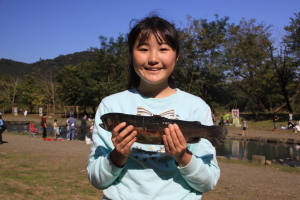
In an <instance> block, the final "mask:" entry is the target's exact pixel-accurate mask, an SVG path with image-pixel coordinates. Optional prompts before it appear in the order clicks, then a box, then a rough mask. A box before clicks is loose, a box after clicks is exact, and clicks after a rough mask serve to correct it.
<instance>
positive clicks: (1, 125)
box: [0, 115, 6, 144]
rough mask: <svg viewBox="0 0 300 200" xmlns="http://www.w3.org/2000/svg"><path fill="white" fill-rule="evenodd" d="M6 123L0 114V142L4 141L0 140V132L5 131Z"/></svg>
mask: <svg viewBox="0 0 300 200" xmlns="http://www.w3.org/2000/svg"><path fill="white" fill-rule="evenodd" d="M5 129H6V125H5V122H4V120H3V119H2V115H0V144H3V143H4V142H3V141H2V133H3V132H4V131H5Z"/></svg>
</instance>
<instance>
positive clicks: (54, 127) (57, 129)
mask: <svg viewBox="0 0 300 200" xmlns="http://www.w3.org/2000/svg"><path fill="white" fill-rule="evenodd" d="M52 125H53V138H54V139H56V137H57V136H58V135H59V126H58V124H57V119H55V120H54V122H53V124H52Z"/></svg>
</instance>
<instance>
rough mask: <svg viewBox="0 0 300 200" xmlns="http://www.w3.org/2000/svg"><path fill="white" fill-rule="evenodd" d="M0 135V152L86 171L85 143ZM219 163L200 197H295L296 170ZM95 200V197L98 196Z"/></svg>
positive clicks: (299, 177) (299, 184)
mask: <svg viewBox="0 0 300 200" xmlns="http://www.w3.org/2000/svg"><path fill="white" fill-rule="evenodd" d="M3 138H4V140H5V141H7V142H8V143H5V144H3V145H1V146H0V154H6V155H14V154H18V155H24V156H25V155H26V154H39V155H43V157H45V158H47V157H48V158H54V157H58V156H59V158H62V159H50V161H51V162H57V163H56V164H57V166H60V165H66V164H68V165H70V166H72V167H75V169H76V170H78V173H86V172H85V168H86V162H87V156H88V154H89V145H86V144H84V142H82V141H76V140H75V141H72V142H68V141H62V142H58V141H56V142H55V141H43V140H41V139H40V138H38V139H36V138H31V137H29V136H28V135H12V134H9V133H4V134H3ZM66 149H67V150H66ZM66 158H67V161H66ZM0 163H1V161H0ZM219 165H220V168H221V179H220V181H219V183H218V185H217V187H216V189H214V190H213V191H210V192H208V193H205V194H204V196H203V199H204V200H207V199H299V188H300V173H295V172H294V173H290V172H282V171H279V170H278V169H276V168H274V167H269V166H253V165H249V164H247V165H245V164H243V163H229V162H224V161H219ZM0 176H1V175H0ZM0 179H1V177H0ZM82 183H83V184H89V182H88V180H87V179H86V180H82ZM90 187H92V186H90ZM0 191H1V188H0ZM0 193H1V192H0ZM0 198H1V194H0ZM12 199H13V198H12ZM77 199H81V198H77ZM95 199H99V196H98V197H95Z"/></svg>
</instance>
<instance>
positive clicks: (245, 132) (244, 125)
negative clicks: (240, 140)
mask: <svg viewBox="0 0 300 200" xmlns="http://www.w3.org/2000/svg"><path fill="white" fill-rule="evenodd" d="M241 122H242V129H243V131H242V136H244V135H248V131H247V128H248V124H247V122H246V120H244V119H242V120H241Z"/></svg>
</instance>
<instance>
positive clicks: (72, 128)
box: [67, 114, 77, 140]
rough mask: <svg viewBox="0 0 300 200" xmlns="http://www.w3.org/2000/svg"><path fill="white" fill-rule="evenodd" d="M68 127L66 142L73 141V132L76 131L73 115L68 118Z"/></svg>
mask: <svg viewBox="0 0 300 200" xmlns="http://www.w3.org/2000/svg"><path fill="white" fill-rule="evenodd" d="M68 126H69V131H68V134H67V140H74V139H75V130H76V126H77V123H76V119H75V118H74V114H71V115H70V118H69V119H68Z"/></svg>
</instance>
